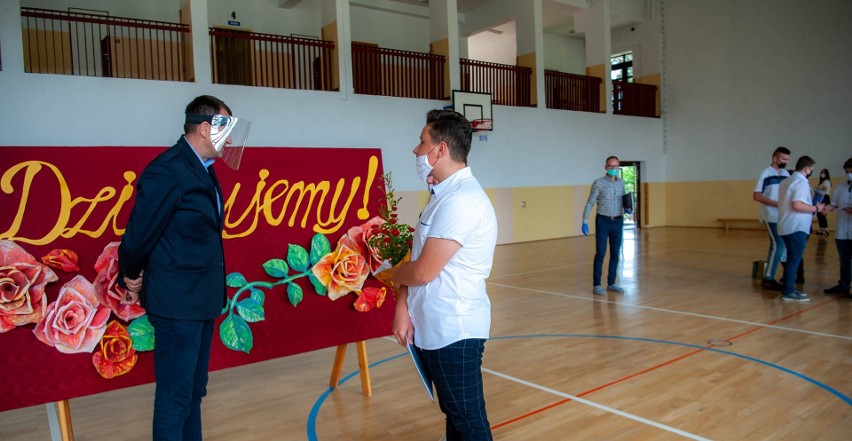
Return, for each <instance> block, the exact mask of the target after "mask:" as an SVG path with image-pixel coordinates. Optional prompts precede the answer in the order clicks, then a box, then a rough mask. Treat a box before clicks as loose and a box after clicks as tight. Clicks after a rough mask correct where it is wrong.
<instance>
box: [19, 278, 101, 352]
mask: <svg viewBox="0 0 852 441" xmlns="http://www.w3.org/2000/svg"><path fill="white" fill-rule="evenodd" d="M110 312H111V311H110V309H109V308H107V307H106V306H104V305H102V304H101V302H99V301H98V298H97V296H96V295H95V287H94V286H92V284H91V283H90V282H89V281H88V280H86V278H85V277H83V276H77V277H74V278H73V279H71V280H70V281H68V283H66V284H65V285H63V286H62V288H61V289H60V290H59V297H57V298H56V301H55V302H53V303H51V304H50V305H48V306H47V311H46V313H45V317H44V320H42V321H41V322H39V324H38V325H37V326H36V328H35V330H34V331H33V332H34V333H35V335H36V337H37V338H38V339H39V340H41V341H42V342H43V343H44V344H46V345H48V346H53V347H55V348H56V349H57V350H58V351H59V352H63V353H66V354H75V353H78V352H92V350H94V349H95V346H97V345H98V341H99V340H100V339H101V336H103V335H104V332H105V331H106V324H107V320H108V319H109V315H110Z"/></svg>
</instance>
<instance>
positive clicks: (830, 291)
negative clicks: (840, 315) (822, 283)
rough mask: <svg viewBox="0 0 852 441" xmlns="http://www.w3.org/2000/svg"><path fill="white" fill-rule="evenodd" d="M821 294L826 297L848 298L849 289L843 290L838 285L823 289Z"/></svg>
mask: <svg viewBox="0 0 852 441" xmlns="http://www.w3.org/2000/svg"><path fill="white" fill-rule="evenodd" d="M822 292H824V293H826V294H828V295H840V296H848V295H849V289H848V288H844V287H842V286H840V285H834V286H832V287H831V288H828V289H824V290H823V291H822Z"/></svg>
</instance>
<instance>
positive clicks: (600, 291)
mask: <svg viewBox="0 0 852 441" xmlns="http://www.w3.org/2000/svg"><path fill="white" fill-rule="evenodd" d="M592 293H594V294H595V295H599V296H602V295H604V294H606V291H604V289H603V286H600V285H595V287H594V288H592Z"/></svg>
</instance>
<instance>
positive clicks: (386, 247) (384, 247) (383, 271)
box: [367, 173, 414, 294]
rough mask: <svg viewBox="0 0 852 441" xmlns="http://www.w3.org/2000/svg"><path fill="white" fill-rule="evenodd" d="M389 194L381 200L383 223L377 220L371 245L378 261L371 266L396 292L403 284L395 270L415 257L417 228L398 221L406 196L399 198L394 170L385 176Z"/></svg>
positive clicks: (379, 277)
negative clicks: (394, 184)
mask: <svg viewBox="0 0 852 441" xmlns="http://www.w3.org/2000/svg"><path fill="white" fill-rule="evenodd" d="M383 178H384V183H383V184H384V186H385V198H384V199H383V200H381V201H379V216H378V217H379V218H381V221H382V222H381V223H375V224H373V226H372V228H371V231H370V236H369V238H368V239H367V246H368V247H369V248H370V254H371V256H372V258H373V259H374V260H373V261H374V262H375V265H374V266H372V267H371V269H372V271H371V272H372V274H373V277H375V278H376V279H378V280H379V281H380V282H382V283H384V284H385V285H386V286H387V287H388V288H390V289H391V290H392V291H393V292H394V294H396V293H397V292H398V291H399V284H397V283H395V282H394V281H393V273H394V271H396V269H397V268H399V267H400V266H401V265H402V264H403V263H406V262H408V261H410V260H411V244H412V240H413V233H414V228H412V227H411V226H409V225H406V224H401V223H399V221H398V214H397V212H396V211H397V204H398V203H399V201H400V199H402V198H395V197H394V194H393V185H392V182H391V175H390V173H388V174H386V175H384V176H383Z"/></svg>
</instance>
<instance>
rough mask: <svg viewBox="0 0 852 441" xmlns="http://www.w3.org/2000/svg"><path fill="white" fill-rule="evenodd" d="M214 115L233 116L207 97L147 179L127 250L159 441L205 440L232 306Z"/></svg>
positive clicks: (121, 253)
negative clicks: (144, 321) (213, 363)
mask: <svg viewBox="0 0 852 441" xmlns="http://www.w3.org/2000/svg"><path fill="white" fill-rule="evenodd" d="M213 115H225V116H230V115H231V111H230V109H229V108H228V106H227V105H226V104H225V103H224V102H222V101H221V100H219V99H217V98H214V97H212V96H206V95H205V96H200V97H198V98H195V99H194V100H192V102H190V103H189V105H187V106H186V122H185V125H184V135H183V136H182V137H181V138H180V139H178V141H177V143H176V144H175V145H174V146H172V147H171V148H169V149H168V150H166V151H164V152H163V153H161V154H160V155H158V156H157V157H156V158H154V160H153V161H151V163H149V164H148V166H147V167H145V170H144V171H143V172H142V174H141V175H140V177H139V181H138V183H137V185H136V205H135V206H134V207H133V211H132V212H131V214H130V219H129V221H128V223H127V228H126V230H125V233H124V237H123V238H122V241H121V246H120V247H119V249H118V258H119V266H120V269H121V272H122V275H123V279H121V278H120V280H123V282H124V283H125V284H126V285H127V288H128V299H127V301H129V302H133V301H135V300H136V298H135V297H136V296H138V297H139V298H140V299H141V302H142V306H144V307H145V309H146V310H147V311H148V320H149V321H150V322H151V325H153V327H154V332H155V347H154V374H155V376H156V393H155V398H154V422H153V437H154V439H155V440H201V399H202V397H204V396H205V395H206V394H207V367H208V363H209V361H210V344H211V341H212V338H213V327H214V320H215V319H216V317H218V316H219V315H220V314H221V312H222V308H223V306H224V305H225V301H226V300H227V294H226V291H225V256H224V252H223V248H222V206H223V200H222V189H221V187H220V186H219V182H218V180H217V179H216V173H215V171H214V170H213V167H212V164H213V161H214V159H215V158H216V157H218V156H220V154H219V153H218V152H217V149H216V146H215V145H214V142H213V140H211V131H213V132H215V130H216V128H215V127H213V126H211V121H212V120H213ZM143 272H144V274H143Z"/></svg>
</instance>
